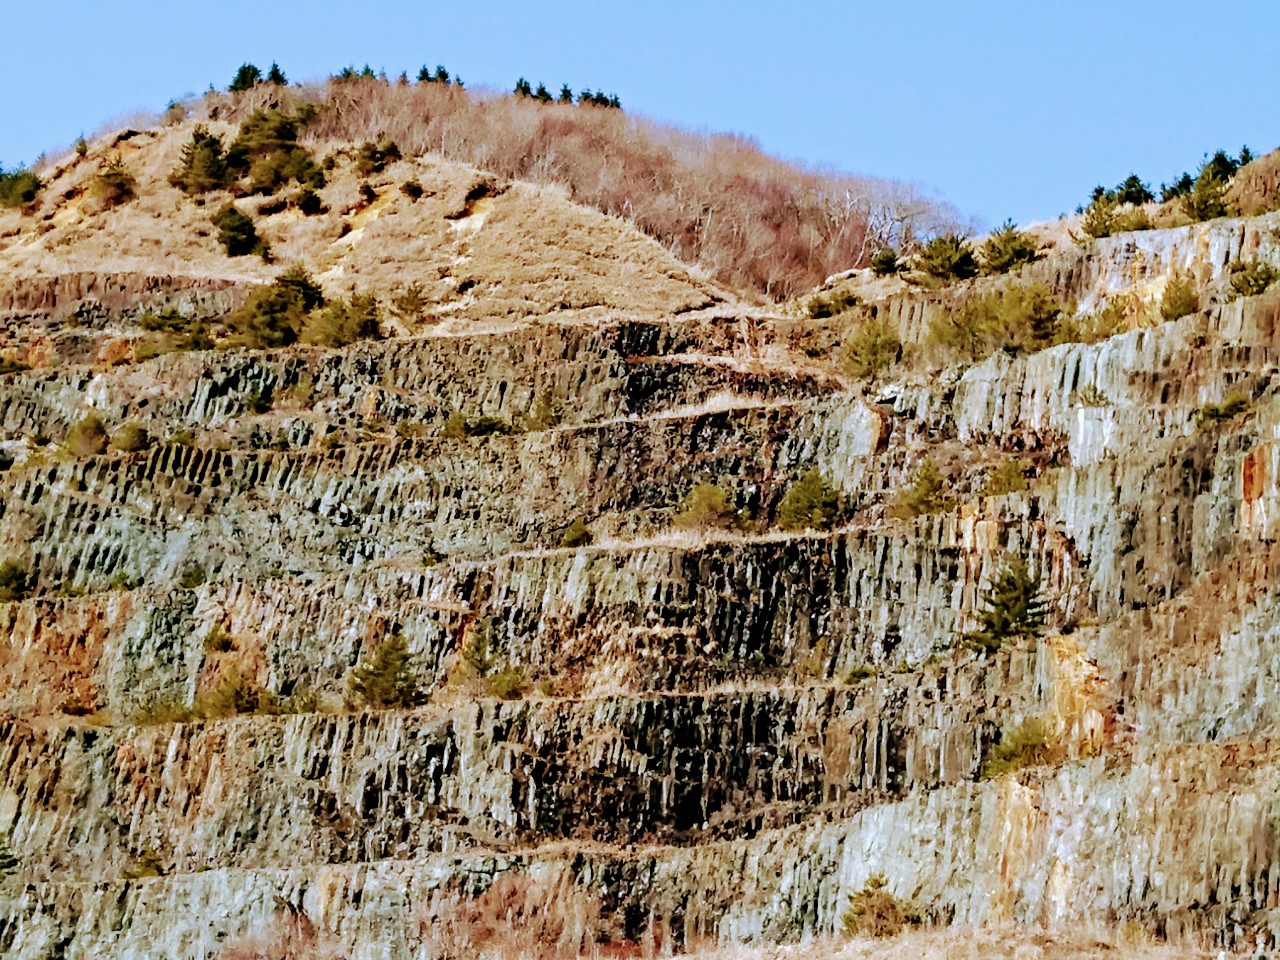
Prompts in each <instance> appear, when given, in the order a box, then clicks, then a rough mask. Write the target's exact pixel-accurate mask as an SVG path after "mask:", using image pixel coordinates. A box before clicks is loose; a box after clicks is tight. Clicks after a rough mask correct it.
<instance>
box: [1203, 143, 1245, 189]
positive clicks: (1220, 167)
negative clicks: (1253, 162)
mask: <svg viewBox="0 0 1280 960" xmlns="http://www.w3.org/2000/svg"><path fill="white" fill-rule="evenodd" d="M1237 169H1238V167H1237V165H1236V162H1235V161H1234V160H1232V159H1231V158H1230V157H1229V156H1227V152H1226V151H1225V150H1218V151H1217V152H1216V153H1214V155H1213V156H1212V157H1210V158H1209V159H1208V160H1206V161H1205V164H1204V167H1202V168H1201V171H1200V172H1201V175H1203V174H1204V173H1205V172H1206V171H1207V172H1208V174H1209V176H1210V177H1211V178H1212V179H1214V180H1221V181H1223V182H1226V181H1227V180H1230V179H1231V178H1232V177H1234V176H1235V174H1236V170H1237Z"/></svg>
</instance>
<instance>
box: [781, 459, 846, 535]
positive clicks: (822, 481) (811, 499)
mask: <svg viewBox="0 0 1280 960" xmlns="http://www.w3.org/2000/svg"><path fill="white" fill-rule="evenodd" d="M839 508H840V497H839V496H838V495H837V494H836V491H835V489H834V488H833V487H832V486H831V484H830V483H828V482H827V478H826V477H824V476H823V475H822V473H821V472H820V471H818V470H810V471H809V472H807V473H806V474H805V475H804V476H803V477H801V478H800V479H799V480H797V481H796V482H795V483H793V484H792V485H791V486H790V487H789V488H787V492H786V495H785V496H784V497H783V498H782V503H781V504H779V505H778V526H780V527H782V529H784V530H825V529H826V528H827V527H829V526H830V525H831V523H832V521H834V520H835V518H836V512H837V511H838V510H839Z"/></svg>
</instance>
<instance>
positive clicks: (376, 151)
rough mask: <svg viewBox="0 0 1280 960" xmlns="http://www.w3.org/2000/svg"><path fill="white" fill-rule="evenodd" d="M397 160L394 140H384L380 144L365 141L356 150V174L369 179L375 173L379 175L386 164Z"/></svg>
mask: <svg viewBox="0 0 1280 960" xmlns="http://www.w3.org/2000/svg"><path fill="white" fill-rule="evenodd" d="M399 159H400V148H399V147H398V146H396V142H395V141H394V140H384V141H383V142H382V143H374V142H372V141H366V142H365V143H362V144H360V146H359V148H358V149H357V150H356V165H355V168H356V174H357V175H359V176H361V177H371V176H373V175H374V174H375V173H381V172H382V171H383V170H385V169H386V168H387V165H388V164H391V163H395V162H396V161H397V160H399ZM401 189H403V188H401Z"/></svg>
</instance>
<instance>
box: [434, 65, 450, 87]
mask: <svg viewBox="0 0 1280 960" xmlns="http://www.w3.org/2000/svg"><path fill="white" fill-rule="evenodd" d="M435 81H436V83H446V84H447V83H448V82H449V71H448V70H446V69H445V68H444V64H442V63H437V64H436V75H435Z"/></svg>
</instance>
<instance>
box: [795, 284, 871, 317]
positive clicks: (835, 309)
mask: <svg viewBox="0 0 1280 960" xmlns="http://www.w3.org/2000/svg"><path fill="white" fill-rule="evenodd" d="M857 305H858V296H857V294H855V293H853V292H852V291H849V290H831V291H828V292H827V293H815V294H814V295H813V296H812V297H810V298H809V303H808V305H807V307H806V309H807V310H808V312H809V316H810V317H812V318H813V319H815V320H824V319H826V318H827V317H836V316H839V315H840V314H842V313H844V312H845V311H846V310H852V309H853V308H854V307H856V306H857Z"/></svg>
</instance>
